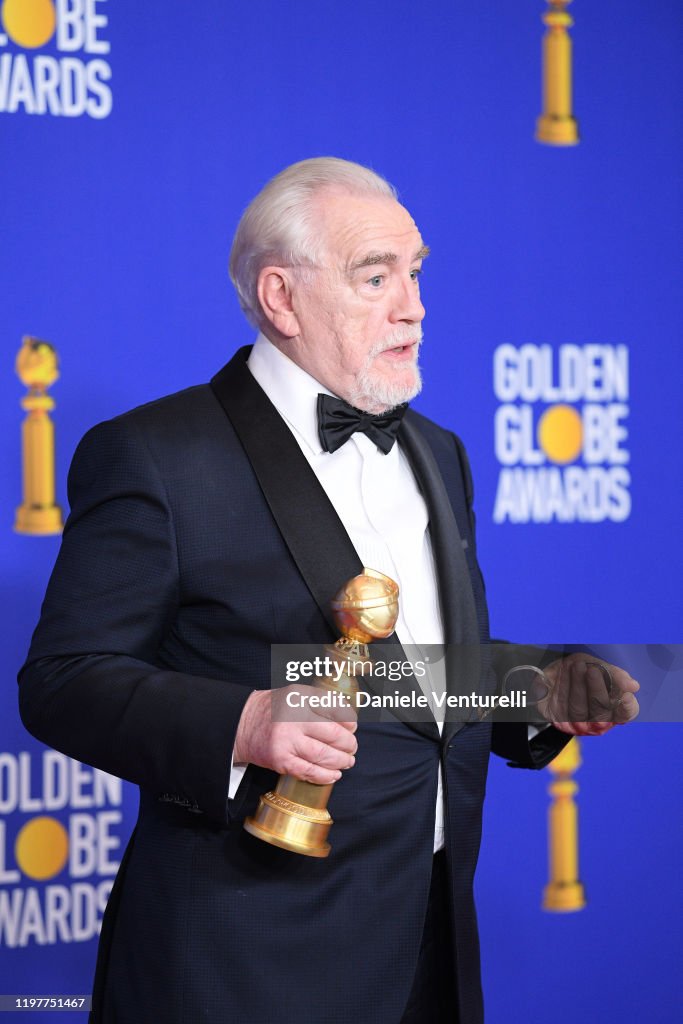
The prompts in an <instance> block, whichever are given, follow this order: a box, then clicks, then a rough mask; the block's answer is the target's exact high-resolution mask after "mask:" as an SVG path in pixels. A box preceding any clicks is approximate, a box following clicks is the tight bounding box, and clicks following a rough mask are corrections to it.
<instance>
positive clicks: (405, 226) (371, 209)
mask: <svg viewBox="0 0 683 1024" xmlns="http://www.w3.org/2000/svg"><path fill="white" fill-rule="evenodd" d="M313 213H314V217H315V222H316V226H317V227H318V228H319V232H320V234H319V238H320V243H321V246H322V248H323V250H324V252H325V255H326V257H327V258H328V259H329V260H330V261H331V262H332V261H333V262H334V263H335V264H336V265H337V266H340V265H341V266H344V267H350V266H353V265H354V264H356V263H358V262H359V261H361V260H364V259H365V258H367V257H368V256H370V255H371V254H372V253H391V254H394V255H395V257H396V259H397V260H401V259H406V260H411V259H414V257H415V254H416V253H418V252H419V251H420V249H421V247H422V236H421V235H420V232H419V230H418V228H417V225H416V224H415V221H414V220H413V218H412V217H411V215H410V213H409V212H408V210H406V208H405V207H404V206H401V204H400V203H399V202H397V200H396V199H392V198H391V197H390V196H382V195H379V194H378V195H376V196H375V195H367V196H366V195H363V196H358V195H350V194H349V193H345V192H341V191H332V190H326V191H321V192H320V193H319V195H318V196H316V197H315V199H314V204H313Z"/></svg>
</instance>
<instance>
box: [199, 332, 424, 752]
mask: <svg viewBox="0 0 683 1024" xmlns="http://www.w3.org/2000/svg"><path fill="white" fill-rule="evenodd" d="M249 352H250V349H249V347H246V348H242V349H240V350H239V352H237V354H236V355H235V356H234V357H233V358H232V359H231V360H230V362H229V363H228V364H227V366H224V367H223V369H222V370H220V371H219V372H218V373H217V374H216V376H215V377H214V378H213V379H212V381H211V387H212V389H213V391H214V393H215V395H216V397H217V398H218V401H219V402H220V403H221V405H222V407H223V410H224V411H225V413H226V415H227V417H228V419H229V420H230V422H231V423H232V425H233V427H234V429H235V432H236V433H237V436H238V437H239V439H240V441H241V442H242V445H243V446H244V450H245V452H246V454H247V457H248V459H249V461H250V463H251V465H252V468H253V470H254V473H255V474H256V478H257V480H258V482H259V484H260V486H261V490H262V491H263V495H264V497H265V500H266V502H267V503H268V507H269V508H270V510H271V512H272V513H273V517H274V519H275V522H276V523H277V526H278V529H279V530H280V533H281V534H282V537H283V539H284V541H285V543H286V545H287V547H288V548H289V551H290V554H291V555H292V558H293V559H294V561H295V563H296V565H297V567H298V569H299V572H300V573H301V575H302V577H303V579H304V581H305V583H306V585H307V587H308V589H309V590H310V592H311V595H312V597H313V599H314V601H315V602H316V604H317V605H318V607H319V608H320V611H321V612H322V614H323V615H324V616H325V618H326V620H327V621H328V623H329V624H330V628H331V630H332V633H333V635H334V636H335V637H337V636H338V635H339V630H338V628H337V627H336V626H335V624H334V619H333V618H332V614H331V610H330V601H331V599H332V598H333V597H334V595H335V593H336V592H337V591H338V590H339V588H340V587H341V586H342V585H343V584H344V583H345V582H346V580H348V579H351V578H352V577H353V576H357V575H358V573H359V572H360V571H361V570H362V568H363V565H362V562H361V560H360V558H359V557H358V553H357V552H356V549H355V548H354V546H353V544H352V543H351V539H350V538H349V535H348V534H347V532H346V530H345V528H344V525H343V523H342V521H341V519H340V518H339V516H338V515H337V513H336V511H335V509H334V507H333V505H332V503H331V502H330V500H329V498H328V497H327V495H326V493H325V491H324V490H323V488H322V487H321V485H320V483H319V481H318V478H317V477H316V475H315V473H314V472H313V470H312V469H311V467H310V466H309V464H308V462H307V460H306V458H305V456H304V455H303V454H302V452H301V449H300V448H299V445H298V444H297V442H296V440H295V438H294V436H293V435H292V432H291V431H290V430H289V428H288V427H287V425H286V424H285V422H284V420H283V419H282V417H281V416H280V414H279V413H278V411H277V409H276V408H275V406H274V405H273V403H272V402H271V401H270V399H269V398H268V397H267V395H266V394H265V392H264V391H263V389H262V388H261V387H260V385H259V384H258V383H257V382H256V380H255V379H254V377H253V376H252V375H251V373H250V371H249V368H248V366H247V365H246V360H247V357H248V355H249ZM292 641H293V642H295V641H296V638H295V637H293V638H292ZM382 643H383V645H386V644H395V645H396V646H397V649H398V651H401V647H400V645H399V643H398V638H397V637H396V634H395V633H394V634H392V636H391V637H389V638H388V639H387V640H384V641H382ZM397 657H400V655H398V654H397ZM404 657H405V656H404ZM406 692H410V691H409V690H406ZM398 717H401V718H403V715H402V714H399V715H398ZM404 720H405V721H406V724H408V725H410V726H411V728H413V729H415V730H416V731H417V732H419V733H422V734H423V735H426V736H429V737H430V738H431V739H437V738H438V731H437V728H436V724H435V723H434V722H433V721H431V722H410V721H408V720H407V712H406V718H405V719H404Z"/></svg>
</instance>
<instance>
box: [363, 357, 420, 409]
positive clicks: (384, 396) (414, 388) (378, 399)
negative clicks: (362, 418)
mask: <svg viewBox="0 0 683 1024" xmlns="http://www.w3.org/2000/svg"><path fill="white" fill-rule="evenodd" d="M401 378H402V379H399V380H397V379H396V378H392V377H389V376H386V375H384V374H375V373H368V374H363V375H362V376H361V377H359V379H358V380H357V382H356V387H355V388H354V389H353V391H352V393H351V395H350V397H349V398H348V401H349V402H350V403H351V405H353V406H355V408H356V409H362V410H363V412H369V413H373V414H376V413H381V412H388V411H389V409H394V408H395V407H396V406H397V405H403V403H404V402H410V401H412V399H413V398H415V397H416V395H419V393H420V391H421V390H422V377H421V375H420V371H419V369H418V367H417V366H413V367H412V368H411V373H410V374H406V373H405V372H404V373H402V374H401Z"/></svg>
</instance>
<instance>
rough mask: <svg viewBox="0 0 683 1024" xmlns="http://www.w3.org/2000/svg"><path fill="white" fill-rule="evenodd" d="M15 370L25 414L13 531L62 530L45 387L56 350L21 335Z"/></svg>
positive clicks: (51, 378) (53, 371) (54, 374)
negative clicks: (21, 480) (18, 499)
mask: <svg viewBox="0 0 683 1024" xmlns="http://www.w3.org/2000/svg"><path fill="white" fill-rule="evenodd" d="M22 340H23V344H22V346H21V348H20V349H19V354H18V355H17V362H16V371H17V375H18V376H19V379H20V380H21V382H22V384H24V385H25V386H26V387H27V388H28V394H27V395H25V397H24V398H22V400H21V405H22V408H23V409H25V410H26V412H27V413H28V416H27V417H26V419H25V420H24V423H23V427H22V447H23V478H24V500H23V502H22V504H21V505H20V506H19V508H18V509H17V517H16V520H15V524H14V529H15V530H16V531H17V533H28V534H33V535H37V536H41V535H42V536H45V535H48V534H51V533H61V531H62V510H61V509H60V507H59V505H57V504H56V503H55V428H54V424H53V422H52V420H51V419H50V415H49V414H50V410H51V409H54V407H55V403H54V400H53V399H52V398H50V396H49V395H48V394H47V389H48V388H49V387H50V385H51V384H54V382H55V381H56V380H57V378H58V377H59V369H58V364H57V353H56V352H55V350H54V348H53V347H52V345H50V344H49V342H47V341H40V339H39V338H32V337H30V335H27V336H25V337H24V338H23V339H22Z"/></svg>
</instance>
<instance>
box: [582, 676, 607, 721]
mask: <svg viewBox="0 0 683 1024" xmlns="http://www.w3.org/2000/svg"><path fill="white" fill-rule="evenodd" d="M606 671H607V669H605V668H600V667H599V666H598V665H595V664H593V663H591V662H587V663H586V671H585V676H584V679H585V689H586V698H587V708H588V714H587V716H586V718H585V719H584V721H587V722H611V721H612V718H613V715H614V704H613V702H612V701H611V700H610V693H611V685H610V683H609V681H608V679H607V678H606V677H605V675H604V674H603V673H605V672H606Z"/></svg>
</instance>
